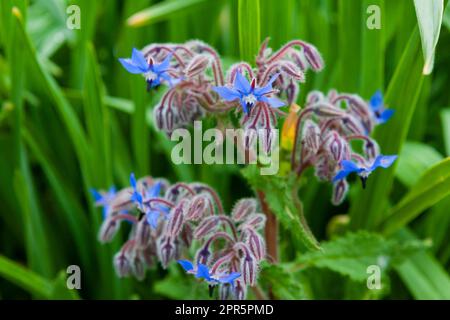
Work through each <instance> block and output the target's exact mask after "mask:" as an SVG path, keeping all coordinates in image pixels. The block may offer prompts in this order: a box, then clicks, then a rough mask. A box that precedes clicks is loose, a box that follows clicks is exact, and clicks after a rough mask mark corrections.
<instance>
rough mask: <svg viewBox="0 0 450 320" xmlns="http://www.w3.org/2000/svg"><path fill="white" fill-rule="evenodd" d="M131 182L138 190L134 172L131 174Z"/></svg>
mask: <svg viewBox="0 0 450 320" xmlns="http://www.w3.org/2000/svg"><path fill="white" fill-rule="evenodd" d="M130 184H131V186H132V187H133V189H134V190H136V178H135V176H134V173H131V174H130Z"/></svg>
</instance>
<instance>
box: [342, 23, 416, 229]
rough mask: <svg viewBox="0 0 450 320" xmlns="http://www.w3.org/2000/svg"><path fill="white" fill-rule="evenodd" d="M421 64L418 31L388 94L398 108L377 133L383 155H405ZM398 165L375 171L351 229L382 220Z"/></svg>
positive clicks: (362, 193) (360, 197)
mask: <svg viewBox="0 0 450 320" xmlns="http://www.w3.org/2000/svg"><path fill="white" fill-rule="evenodd" d="M421 62H422V58H421V53H420V40H419V34H418V31H417V29H416V30H415V31H414V32H413V34H412V35H411V37H410V40H409V43H408V45H407V47H406V49H405V50H404V54H403V56H402V59H401V61H400V63H399V65H398V66H397V68H396V70H395V73H394V76H393V78H392V80H391V81H390V83H389V87H388V90H387V93H386V98H385V100H386V104H387V105H389V107H390V108H393V109H395V115H394V116H393V117H392V119H390V120H389V122H388V123H385V124H383V125H382V126H380V127H378V128H377V130H376V132H375V140H376V141H377V142H378V144H379V145H380V147H381V151H382V153H383V154H386V155H392V154H398V153H399V152H401V148H402V146H403V144H404V142H405V139H406V136H407V133H408V130H409V127H410V125H411V118H412V115H413V113H414V110H415V108H416V105H417V101H418V97H419V93H420V90H421V87H422V82H423V75H422V74H421ZM395 166H396V163H394V166H391V167H390V168H388V169H383V170H378V171H377V172H374V174H373V175H371V176H370V178H369V179H368V181H367V188H366V189H365V190H362V189H360V190H359V194H358V196H357V197H355V201H353V202H352V206H351V208H350V217H351V227H352V228H353V229H354V230H356V229H359V228H369V229H370V228H374V227H375V226H376V224H377V223H378V222H379V221H381V219H382V217H383V215H384V214H385V210H384V209H385V207H386V206H387V203H388V195H389V192H390V190H391V187H392V183H393V180H394V172H395ZM354 187H355V186H354Z"/></svg>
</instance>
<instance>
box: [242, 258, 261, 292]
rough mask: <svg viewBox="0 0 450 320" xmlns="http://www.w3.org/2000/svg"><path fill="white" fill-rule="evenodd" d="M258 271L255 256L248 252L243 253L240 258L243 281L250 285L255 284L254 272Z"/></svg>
mask: <svg viewBox="0 0 450 320" xmlns="http://www.w3.org/2000/svg"><path fill="white" fill-rule="evenodd" d="M257 272H258V264H257V263H256V259H255V257H253V256H252V255H250V254H246V255H244V257H243V258H242V259H241V273H242V280H244V283H245V284H247V285H250V286H253V285H255V284H256V274H257Z"/></svg>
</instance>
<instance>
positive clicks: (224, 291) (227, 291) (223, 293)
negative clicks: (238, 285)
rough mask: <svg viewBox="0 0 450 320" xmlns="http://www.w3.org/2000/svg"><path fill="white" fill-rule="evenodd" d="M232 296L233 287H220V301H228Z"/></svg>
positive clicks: (223, 285)
mask: <svg viewBox="0 0 450 320" xmlns="http://www.w3.org/2000/svg"><path fill="white" fill-rule="evenodd" d="M230 296H231V286H230V285H229V284H222V285H221V286H220V287H219V299H220V300H228V299H229V298H230Z"/></svg>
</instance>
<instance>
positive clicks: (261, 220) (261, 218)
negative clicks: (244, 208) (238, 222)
mask: <svg viewBox="0 0 450 320" xmlns="http://www.w3.org/2000/svg"><path fill="white" fill-rule="evenodd" d="M265 224H266V216H265V215H264V214H262V213H252V214H250V215H249V216H248V217H247V219H246V220H245V222H244V224H243V225H242V227H241V228H244V227H251V228H253V229H255V230H260V229H262V228H264V225H265Z"/></svg>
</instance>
